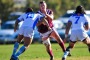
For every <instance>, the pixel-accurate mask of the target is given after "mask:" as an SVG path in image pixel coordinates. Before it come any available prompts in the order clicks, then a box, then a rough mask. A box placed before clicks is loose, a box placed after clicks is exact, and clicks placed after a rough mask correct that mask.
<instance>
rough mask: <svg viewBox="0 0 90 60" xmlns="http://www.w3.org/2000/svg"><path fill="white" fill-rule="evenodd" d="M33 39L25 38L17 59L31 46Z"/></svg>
mask: <svg viewBox="0 0 90 60" xmlns="http://www.w3.org/2000/svg"><path fill="white" fill-rule="evenodd" d="M31 42H32V38H29V37H24V45H23V46H22V47H21V48H20V49H19V51H18V52H17V53H16V54H15V56H16V57H18V56H19V55H20V54H22V53H23V52H24V51H25V50H26V49H27V48H28V47H29V45H30V44H31Z"/></svg>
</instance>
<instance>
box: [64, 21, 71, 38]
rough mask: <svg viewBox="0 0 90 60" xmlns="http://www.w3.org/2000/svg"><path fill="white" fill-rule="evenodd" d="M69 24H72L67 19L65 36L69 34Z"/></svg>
mask: <svg viewBox="0 0 90 60" xmlns="http://www.w3.org/2000/svg"><path fill="white" fill-rule="evenodd" d="M71 25H72V22H71V21H68V23H67V25H66V31H65V38H67V37H68V34H69V30H70V27H71Z"/></svg>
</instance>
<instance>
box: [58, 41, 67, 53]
mask: <svg viewBox="0 0 90 60" xmlns="http://www.w3.org/2000/svg"><path fill="white" fill-rule="evenodd" d="M59 45H60V46H61V48H62V50H63V52H65V50H66V48H65V46H64V43H63V42H61V43H59Z"/></svg>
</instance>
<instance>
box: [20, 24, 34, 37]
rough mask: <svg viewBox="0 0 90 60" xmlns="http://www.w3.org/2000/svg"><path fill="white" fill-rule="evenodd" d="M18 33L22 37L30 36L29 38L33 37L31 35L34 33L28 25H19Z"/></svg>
mask: <svg viewBox="0 0 90 60" xmlns="http://www.w3.org/2000/svg"><path fill="white" fill-rule="evenodd" d="M19 34H20V35H23V36H24V37H30V38H33V35H34V31H33V29H32V28H30V27H26V26H25V27H21V28H20V29H19Z"/></svg>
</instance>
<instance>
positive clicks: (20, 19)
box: [17, 14, 25, 21]
mask: <svg viewBox="0 0 90 60" xmlns="http://www.w3.org/2000/svg"><path fill="white" fill-rule="evenodd" d="M24 15H25V14H23V15H21V16H20V17H19V18H18V19H17V20H18V21H22V20H24Z"/></svg>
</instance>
